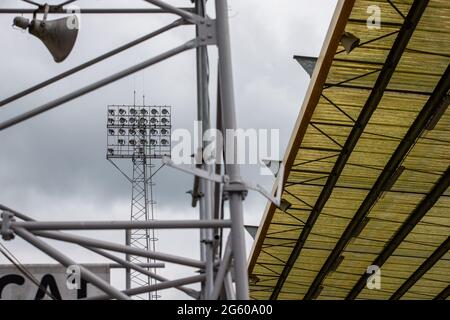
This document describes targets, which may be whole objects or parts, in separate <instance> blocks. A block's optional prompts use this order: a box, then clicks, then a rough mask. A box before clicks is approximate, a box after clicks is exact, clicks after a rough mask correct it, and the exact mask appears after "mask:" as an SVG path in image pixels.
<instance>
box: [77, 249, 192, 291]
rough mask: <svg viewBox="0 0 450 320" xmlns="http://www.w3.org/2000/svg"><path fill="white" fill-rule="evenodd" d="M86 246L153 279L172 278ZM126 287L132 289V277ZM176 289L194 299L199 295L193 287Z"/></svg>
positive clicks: (165, 280)
mask: <svg viewBox="0 0 450 320" xmlns="http://www.w3.org/2000/svg"><path fill="white" fill-rule="evenodd" d="M84 248H86V249H88V250H91V251H92V252H95V253H96V254H98V255H101V256H103V257H105V258H107V259H110V260H112V261H115V262H117V263H118V264H119V265H120V266H124V267H126V268H127V269H132V270H135V271H138V272H141V273H142V274H145V275H147V276H149V277H151V278H153V279H156V280H158V281H161V282H167V281H170V280H168V279H166V278H164V277H162V276H160V275H158V274H157V273H154V272H151V271H149V270H147V269H145V268H146V267H144V266H141V265H140V264H136V263H131V262H129V261H126V260H123V259H121V258H119V257H116V256H115V255H113V254H111V253H109V252H107V251H104V250H100V249H95V248H89V247H84ZM149 265H155V263H150V264H149ZM149 267H151V268H154V267H153V266H149ZM125 288H126V289H131V279H130V284H129V286H128V285H127V286H126V287H125ZM175 289H178V290H180V291H182V292H184V293H186V294H187V295H189V296H190V297H192V298H194V299H196V298H197V296H198V294H197V292H196V291H195V290H193V289H190V288H185V287H182V286H179V287H175Z"/></svg>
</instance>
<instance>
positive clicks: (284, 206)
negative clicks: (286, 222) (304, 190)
mask: <svg viewBox="0 0 450 320" xmlns="http://www.w3.org/2000/svg"><path fill="white" fill-rule="evenodd" d="M290 207H292V203H290V202H289V201H287V200H286V199H281V203H280V210H281V211H284V212H286V211H287V210H289V208H290Z"/></svg>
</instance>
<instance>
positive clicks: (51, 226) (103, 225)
mask: <svg viewBox="0 0 450 320" xmlns="http://www.w3.org/2000/svg"><path fill="white" fill-rule="evenodd" d="M1 221H2V220H0V222H1ZM12 224H13V225H14V226H15V227H17V228H24V229H27V230H115V229H195V228H200V229H206V228H229V227H231V221H230V220H166V221H162V220H149V221H39V222H37V221H30V222H28V221H27V222H13V223H12Z"/></svg>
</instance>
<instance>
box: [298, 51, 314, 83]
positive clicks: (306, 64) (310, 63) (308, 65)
mask: <svg viewBox="0 0 450 320" xmlns="http://www.w3.org/2000/svg"><path fill="white" fill-rule="evenodd" d="M294 59H295V60H296V61H297V62H298V63H299V64H300V65H301V66H302V68H303V69H304V70H305V71H306V73H308V74H309V77H310V78H311V77H312V74H313V72H314V68H315V67H316V63H317V58H315V57H306V56H294Z"/></svg>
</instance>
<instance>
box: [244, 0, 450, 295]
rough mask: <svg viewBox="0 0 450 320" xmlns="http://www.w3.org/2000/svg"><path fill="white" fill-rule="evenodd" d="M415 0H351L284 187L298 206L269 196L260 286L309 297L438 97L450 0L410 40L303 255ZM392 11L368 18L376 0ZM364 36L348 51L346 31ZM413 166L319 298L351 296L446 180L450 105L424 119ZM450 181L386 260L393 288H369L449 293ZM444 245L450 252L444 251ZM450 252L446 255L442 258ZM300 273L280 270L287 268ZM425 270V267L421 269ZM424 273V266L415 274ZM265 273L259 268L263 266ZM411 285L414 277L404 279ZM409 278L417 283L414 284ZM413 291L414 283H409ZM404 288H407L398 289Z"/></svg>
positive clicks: (256, 256) (290, 155)
mask: <svg viewBox="0 0 450 320" xmlns="http://www.w3.org/2000/svg"><path fill="white" fill-rule="evenodd" d="M413 3H414V1H413V0H411V1H391V2H388V1H381V0H379V1H365V0H356V1H340V2H339V3H338V6H337V12H336V15H335V17H334V18H333V21H332V24H331V27H330V31H329V35H328V37H327V40H326V43H325V47H324V49H323V51H322V54H321V57H320V58H319V62H318V65H317V67H316V71H315V74H314V75H313V78H312V83H311V85H310V88H309V90H308V93H307V98H306V99H305V105H304V108H303V109H302V112H301V115H300V117H299V121H298V125H297V126H296V129H295V132H294V134H293V138H292V139H291V142H290V145H289V148H288V151H287V155H286V158H285V163H286V166H287V177H286V181H285V183H284V192H283V198H284V199H286V200H287V201H289V202H290V203H291V204H292V206H291V208H290V209H288V210H287V211H286V212H282V211H280V210H279V209H276V208H274V207H273V206H272V205H269V206H268V208H267V212H266V214H265V216H264V221H263V223H262V226H261V227H260V230H259V232H258V238H257V240H256V242H255V247H254V249H253V254H252V259H251V262H250V268H249V270H250V273H251V274H252V275H253V276H256V277H257V279H258V281H256V283H252V284H251V286H250V288H251V297H252V298H254V299H269V298H271V297H272V298H273V297H274V296H273V293H274V292H276V291H277V290H276V288H277V289H278V292H277V294H276V296H275V297H276V298H279V299H302V298H304V297H305V294H306V293H307V292H308V290H309V289H310V287H311V285H312V284H313V283H314V281H315V280H316V281H317V279H318V278H319V277H318V275H320V274H321V269H322V268H323V266H324V263H325V262H326V261H327V259H328V258H329V256H330V253H331V252H332V251H333V250H334V249H335V246H336V244H337V243H338V241H342V239H341V237H343V235H344V234H346V233H345V230H346V228H347V227H348V225H349V223H350V222H351V221H352V219H355V214H356V212H357V211H358V210H359V209H360V206H361V204H362V203H363V202H364V201H365V200H367V199H368V198H370V197H372V196H373V194H375V190H373V189H374V184H375V182H376V181H377V179H379V177H380V175H381V174H382V173H383V172H384V170H385V168H386V166H387V165H388V162H389V160H390V158H391V157H392V155H393V154H394V152H396V150H397V149H398V148H399V146H400V145H401V144H402V143H404V140H405V139H406V138H405V136H406V134H407V132H408V130H410V128H411V127H412V125H413V123H414V122H415V120H416V118H417V117H418V115H419V113H420V112H421V110H422V109H423V108H424V106H425V104H427V101H428V100H429V99H431V98H430V97H431V96H432V94H433V91H434V90H435V88H436V86H437V85H438V83H439V82H440V81H441V78H442V77H443V74H444V72H445V71H446V69H447V68H448V67H449V62H450V3H449V2H448V1H444V0H430V1H429V2H428V6H427V8H426V9H425V11H424V13H423V15H422V16H421V18H420V20H419V23H418V25H417V27H416V29H415V31H414V33H413V35H412V37H411V38H410V39H409V42H408V44H407V46H406V48H405V50H403V52H402V55H401V58H400V60H399V63H398V65H397V66H396V67H395V71H394V72H393V74H392V77H391V78H390V80H389V83H388V85H387V87H386V89H385V90H384V91H383V92H382V93H383V96H382V98H381V100H380V102H379V103H378V105H377V107H376V109H375V111H374V112H373V114H372V115H371V117H370V119H369V121H368V123H367V125H366V126H365V127H364V130H363V132H362V134H361V136H360V137H359V139H358V140H357V143H356V145H355V147H354V149H353V150H352V152H351V154H350V156H349V158H348V160H347V161H346V162H345V166H344V167H343V169H342V172H340V175H339V177H338V180H337V183H336V184H335V185H334V186H333V189H332V193H331V195H330V197H329V198H328V199H327V201H326V203H325V205H324V206H323V208H322V210H321V211H320V214H319V215H318V218H317V220H315V222H314V224H313V225H312V228H311V229H310V233H309V234H308V237H307V238H306V241H304V243H301V251H300V254H299V255H298V257H297V258H296V260H295V263H294V264H293V265H292V266H288V267H289V268H288V267H287V265H286V263H287V261H288V259H289V258H290V257H291V256H292V255H293V250H294V246H298V245H299V244H298V239H299V236H300V234H301V233H302V231H303V229H304V228H305V224H306V223H307V221H308V218H309V217H310V215H311V214H312V210H313V208H314V207H315V205H316V202H317V201H318V199H319V196H320V194H321V193H323V190H324V188H325V187H326V182H327V179H329V178H330V174H331V172H332V170H333V168H334V167H335V166H336V161H337V159H338V157H339V156H340V154H341V153H342V152H344V151H345V150H344V145H345V144H346V141H347V140H348V139H349V137H350V135H351V134H352V130H354V128H355V125H356V124H355V123H356V119H358V117H360V116H361V112H362V110H363V107H364V105H365V103H366V101H367V100H368V99H369V96H370V95H371V93H372V91H373V90H375V89H374V87H375V86H376V82H377V80H378V79H379V77H380V74H381V72H382V71H381V70H384V69H386V68H387V66H388V65H389V64H390V61H386V59H387V57H388V55H389V54H390V52H391V51H392V50H394V48H393V47H394V44H395V41H396V39H397V37H398V36H399V34H400V32H401V28H402V26H403V25H404V21H405V19H404V17H405V16H407V15H408V13H409V12H410V9H411V8H412V7H413ZM370 5H377V6H379V7H380V8H381V12H382V27H381V29H368V28H367V25H366V19H367V7H368V6H370ZM344 30H345V31H347V32H351V33H352V34H354V35H357V36H358V37H359V38H360V39H361V45H360V46H359V47H357V48H356V49H355V50H353V51H352V52H351V53H350V54H347V53H346V52H345V51H344V50H343V48H342V47H341V46H338V41H339V39H340V35H341V34H342V33H343V31H344ZM401 165H402V167H404V170H403V171H402V172H401V174H400V176H399V178H398V179H397V180H396V181H395V183H394V185H393V186H392V187H391V188H390V189H389V190H385V191H384V192H382V193H381V195H380V196H379V197H378V198H377V199H376V201H374V203H373V206H372V207H371V209H370V210H369V211H368V212H367V215H366V218H365V219H364V225H363V226H362V227H363V228H362V230H360V232H359V233H358V234H354V235H353V236H352V237H351V239H345V240H346V245H345V247H344V248H343V250H342V251H341V256H343V260H342V261H341V263H340V264H339V265H337V266H336V268H335V270H328V272H327V273H326V274H325V275H324V277H323V280H322V281H321V282H320V290H319V289H317V290H316V295H315V298H318V299H344V298H346V297H347V295H348V294H349V293H350V292H351V291H352V289H354V287H355V285H356V283H357V282H358V280H360V278H361V277H362V275H363V274H364V273H365V272H366V270H367V267H368V266H369V265H371V264H372V263H373V261H375V259H376V258H377V257H378V256H379V255H380V253H382V251H383V250H384V249H385V248H386V247H387V246H388V245H389V246H392V245H393V244H392V243H390V241H391V239H392V238H393V237H394V235H395V234H396V233H398V232H399V230H401V229H402V228H403V227H404V226H405V221H406V220H407V219H408V218H409V217H410V215H411V213H412V212H413V211H414V210H416V209H417V208H418V206H419V205H420V204H421V203H422V204H423V202H424V199H427V195H429V194H430V192H431V191H432V190H433V188H435V187H436V186H437V184H438V183H442V180H441V179H442V177H443V176H444V175H446V174H447V175H448V168H449V166H450V110H447V111H446V112H445V114H444V115H443V116H442V117H441V118H440V120H439V122H438V123H437V124H436V126H435V128H434V129H433V130H423V131H422V132H421V134H420V135H419V137H418V138H417V139H416V141H415V143H414V145H413V146H412V148H411V149H410V150H409V152H407V153H406V154H405V155H404V157H403V158H402V162H401ZM449 235H450V191H449V190H446V191H444V192H443V193H442V194H441V195H440V197H439V199H438V201H437V202H436V203H434V205H433V206H432V208H431V209H429V210H427V212H426V214H425V216H423V218H422V219H421V220H420V222H418V223H417V224H416V225H415V226H414V228H413V229H412V230H411V231H410V232H409V233H408V235H407V236H406V237H405V238H404V239H403V241H402V242H401V243H400V244H399V245H398V246H397V247H396V248H395V250H394V251H393V252H392V254H391V255H390V256H389V257H388V258H387V260H386V262H385V263H384V264H383V265H382V267H381V274H382V288H381V289H379V290H369V289H367V288H363V289H362V290H360V291H358V294H357V296H356V298H357V299H389V298H391V297H393V294H394V293H395V292H396V291H397V290H399V288H400V291H399V292H402V293H401V294H399V297H401V298H403V299H432V298H435V297H436V296H438V295H439V294H442V293H444V298H447V297H448V292H447V291H448V290H447V291H445V289H446V288H448V286H449V284H450V274H449V273H448V267H449V264H450V256H449V254H448V253H445V252H446V251H445V250H448V249H447V248H448V245H447V244H448V242H449ZM442 248H444V251H443V252H442ZM436 252H440V254H439V258H438V259H437V260H436V261H432V262H430V261H431V260H433V257H435V256H436V254H437V253H436ZM286 270H288V271H289V272H288V274H286V275H285V277H284V278H283V282H282V283H281V285H280V278H281V277H283V272H286ZM421 271H423V272H421ZM413 274H418V275H419V276H420V277H419V280H418V281H417V279H416V280H415V281H414V283H410V281H411V277H412V275H413ZM253 279H255V277H253ZM402 286H403V287H402ZM405 288H406V289H405ZM403 291H404V292H403ZM397 293H398V292H397Z"/></svg>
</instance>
